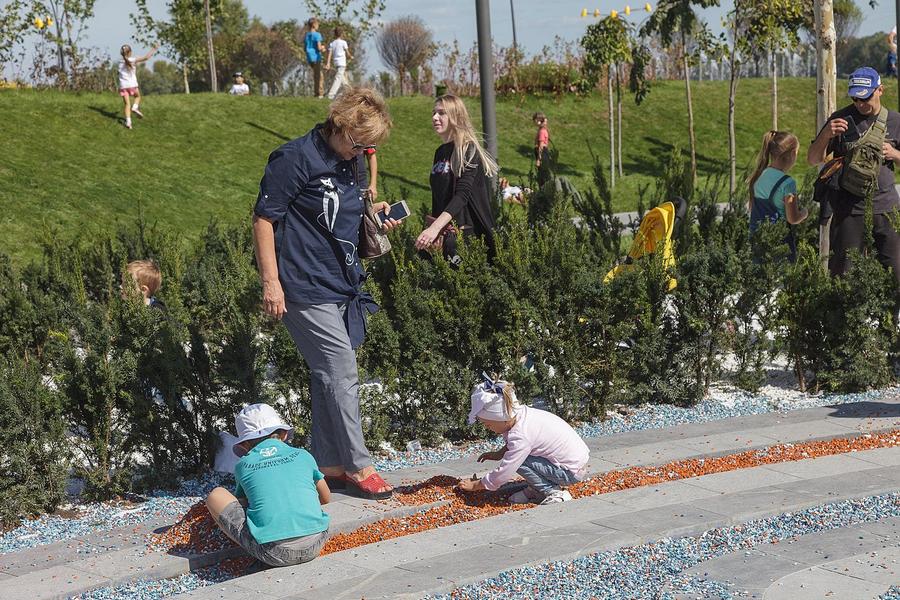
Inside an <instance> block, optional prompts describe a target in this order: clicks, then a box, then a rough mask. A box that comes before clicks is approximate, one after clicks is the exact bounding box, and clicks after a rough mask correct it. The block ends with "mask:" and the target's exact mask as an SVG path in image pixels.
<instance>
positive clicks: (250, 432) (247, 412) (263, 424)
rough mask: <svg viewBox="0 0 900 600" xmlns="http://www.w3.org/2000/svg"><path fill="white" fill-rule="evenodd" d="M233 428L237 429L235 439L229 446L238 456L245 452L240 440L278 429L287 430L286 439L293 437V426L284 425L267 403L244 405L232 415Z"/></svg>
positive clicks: (255, 437)
mask: <svg viewBox="0 0 900 600" xmlns="http://www.w3.org/2000/svg"><path fill="white" fill-rule="evenodd" d="M234 428H235V431H237V440H235V442H234V445H233V446H232V447H231V448H232V450H234V453H235V454H237V455H238V456H243V455H245V454H247V451H246V450H244V448H243V447H242V446H241V445H240V444H241V442H246V441H247V440H255V439H257V438H261V437H266V436H267V435H269V434H271V433H272V432H274V431H277V430H279V429H284V430H286V431H287V432H288V434H287V439H291V438H292V437H294V428H293V427H291V426H290V425H286V424H285V423H284V420H283V419H282V418H281V416H280V415H279V414H278V413H277V412H276V411H275V409H274V408H272V407H271V406H269V405H268V404H250V405H248V406H245V407H244V408H243V410H241V412H239V413H238V414H236V415H234Z"/></svg>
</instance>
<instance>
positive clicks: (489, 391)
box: [469, 375, 519, 425]
mask: <svg viewBox="0 0 900 600" xmlns="http://www.w3.org/2000/svg"><path fill="white" fill-rule="evenodd" d="M484 378H485V381H484V383H479V384H478V385H476V386H475V389H473V390H472V408H471V410H469V425H471V424H473V423H474V422H475V421H476V418H477V417H481V418H482V419H487V420H488V421H508V420H510V419H512V418H513V417H515V416H516V413H517V412H518V408H519V401H518V399H517V398H516V392H515V391H512V404H513V409H512V414H507V412H506V402H505V400H504V399H503V388H504V387H505V386H506V382H505V381H497V382H495V381H493V380H492V379H490V378H489V377H487V376H486V375H485V376H484Z"/></svg>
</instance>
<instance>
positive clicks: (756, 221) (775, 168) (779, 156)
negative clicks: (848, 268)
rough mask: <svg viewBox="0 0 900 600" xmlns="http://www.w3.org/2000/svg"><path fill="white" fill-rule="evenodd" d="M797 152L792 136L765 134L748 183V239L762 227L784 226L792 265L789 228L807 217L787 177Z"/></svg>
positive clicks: (794, 247) (797, 144)
mask: <svg viewBox="0 0 900 600" xmlns="http://www.w3.org/2000/svg"><path fill="white" fill-rule="evenodd" d="M799 150H800V141H799V140H798V139H797V136H795V135H794V134H793V133H788V132H786V131H774V130H772V131H767V132H766V133H765V135H763V140H762V148H761V149H760V151H759V156H758V157H757V159H756V170H755V171H754V172H753V174H752V175H751V176H750V179H749V180H748V186H749V188H750V234H751V236H752V234H753V233H754V232H755V231H756V230H757V229H758V228H759V226H760V225H762V224H763V223H777V222H779V221H783V222H786V223H787V224H788V236H787V238H786V239H785V242H786V243H787V245H788V247H789V249H790V255H789V257H788V258H789V260H790V261H791V262H794V261H795V260H797V241H796V240H795V239H794V232H793V230H791V229H790V226H791V225H796V224H798V223H802V222H803V221H804V220H805V219H806V217H807V211H806V209H801V208H800V207H799V205H798V200H797V182H796V181H794V178H793V177H791V176H790V175H788V174H787V173H788V171H790V170H791V168H792V167H793V166H794V164H795V163H796V162H797V152H798V151H799Z"/></svg>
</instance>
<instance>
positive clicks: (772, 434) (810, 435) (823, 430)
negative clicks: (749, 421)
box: [765, 419, 854, 444]
mask: <svg viewBox="0 0 900 600" xmlns="http://www.w3.org/2000/svg"><path fill="white" fill-rule="evenodd" d="M852 426H853V425H852V422H851V421H850V420H845V421H841V422H836V421H834V420H825V419H822V420H818V421H805V422H800V423H782V424H780V425H773V426H771V427H767V428H766V429H765V435H766V437H768V438H771V439H773V440H775V441H776V442H777V443H780V444H785V443H789V442H796V441H798V440H816V439H822V438H833V437H838V436H846V435H853V433H854V432H853V431H851V430H849V429H850V428H852Z"/></svg>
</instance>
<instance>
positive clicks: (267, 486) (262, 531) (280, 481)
mask: <svg viewBox="0 0 900 600" xmlns="http://www.w3.org/2000/svg"><path fill="white" fill-rule="evenodd" d="M234 420H235V425H236V427H237V433H238V440H237V442H236V443H235V444H234V448H233V449H234V453H235V454H237V455H238V456H241V457H242V458H241V459H240V461H238V463H237V466H236V467H235V471H234V477H235V480H236V481H237V485H236V487H235V490H234V494H232V493H231V492H229V491H228V490H226V489H225V488H222V487H217V488H216V489H214V490H213V491H212V492H210V494H209V496H208V497H207V498H206V506H207V508H209V512H210V514H211V515H212V517H213V519H214V520H215V521H216V524H217V525H218V526H219V527H220V528H221V529H222V531H223V532H225V534H226V535H227V536H228V537H229V538H231V539H232V540H234V542H235V543H236V544H238V545H239V546H240V547H241V548H243V549H244V550H246V551H247V553H248V554H250V555H251V556H252V557H254V558H256V559H257V560H259V561H261V562H263V563H265V564H267V565H270V566H273V567H283V566H288V565H295V564H299V563H304V562H308V561H310V560H312V559H314V558H315V557H316V556H318V555H319V552H320V551H321V549H322V546H323V545H324V544H325V540H326V539H327V538H328V523H329V517H328V515H327V514H325V512H324V511H323V510H322V505H323V504H327V503H328V502H329V500H330V499H331V493H330V491H329V489H328V484H327V483H325V477H324V475H322V473H321V472H319V469H318V467H317V466H316V461H315V459H314V458H313V457H312V455H311V454H310V453H309V452H307V451H306V450H303V449H302V448H293V447H291V446H289V445H287V444H286V443H285V442H286V441H287V440H289V439H290V438H291V436H293V433H294V430H293V428H292V427H290V426H289V425H285V424H284V423H283V422H282V419H281V417H279V416H278V413H276V412H275V409H273V408H272V407H271V406H269V405H268V404H251V405H250V406H247V407H245V408H244V409H243V410H242V411H241V412H240V413H238V415H237V416H235V419H234ZM245 507H246V508H245Z"/></svg>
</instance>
